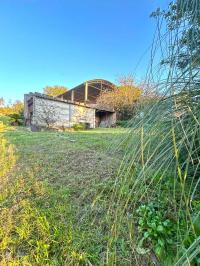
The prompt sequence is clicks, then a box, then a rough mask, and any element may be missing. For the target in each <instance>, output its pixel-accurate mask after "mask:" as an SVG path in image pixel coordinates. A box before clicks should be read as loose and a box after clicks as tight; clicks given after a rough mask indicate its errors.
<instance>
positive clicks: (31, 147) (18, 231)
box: [0, 0, 200, 266]
mask: <svg viewBox="0 0 200 266" xmlns="http://www.w3.org/2000/svg"><path fill="white" fill-rule="evenodd" d="M199 10H200V8H199V2H198V1H195V0H194V1H193V0H192V1H191V0H178V1H176V2H175V3H174V4H170V6H169V9H168V10H166V11H162V12H161V11H160V10H159V9H158V10H157V11H156V12H154V13H153V16H154V17H155V18H156V19H157V28H158V32H157V35H155V36H156V37H155V42H154V43H153V47H152V60H153V58H154V60H156V59H157V58H159V62H157V61H151V64H150V69H149V72H148V80H149V84H150V86H151V84H156V87H157V89H158V90H160V92H162V94H163V95H165V96H164V97H162V98H159V97H155V98H154V99H153V101H147V102H145V104H143V103H142V104H141V105H137V109H136V110H134V112H135V116H134V118H132V119H131V120H129V121H128V122H127V125H128V127H127V129H124V128H115V129H96V130H90V131H84V130H81V129H83V128H81V127H80V125H76V127H77V129H79V130H80V131H78V132H76V131H75V132H63V133H60V132H37V133H32V132H29V131H28V130H26V129H23V128H19V129H17V130H7V131H6V125H5V124H3V123H1V124H0V129H1V131H2V132H4V133H3V134H2V135H3V136H1V141H0V162H1V165H3V167H2V169H1V172H0V173H1V179H2V182H1V187H0V189H1V197H0V202H1V205H0V206H1V212H0V225H1V230H0V239H1V244H0V245H1V248H0V250H1V251H0V252H1V253H0V255H1V257H0V259H1V263H2V264H3V265H9V264H10V265H90V266H91V265H138V266H141V265H164V266H171V265H177V266H187V265H191V266H198V265H200V249H199V247H200V227H199V225H200V189H199V186H200V178H199V173H200V168H199V167H200V102H199V95H200V87H199V84H200V80H199V63H198V53H197V51H199V37H198V36H199V35H198V34H197V33H199V17H200V16H199ZM191 37H193V38H191ZM159 49H161V52H160V53H159V56H158V54H156V52H158V51H159ZM154 52H155V54H153V53H154ZM160 56H161V57H162V58H161V60H160ZM153 66H154V67H155V66H156V67H155V69H152V67H153ZM158 67H159V68H158ZM155 70H156V71H155ZM155 72H156V73H157V76H156V75H155ZM158 73H159V74H158ZM160 81H162V82H160ZM131 90H132V87H131ZM125 91H126V90H125ZM113 93H115V92H113ZM117 93H118V91H117ZM138 93H139V92H138ZM108 94H109V92H108ZM132 96H133V95H132ZM132 96H131V97H132ZM138 96H139V94H138ZM131 99H132V100H133V99H135V100H136V98H135V96H134V97H132V98H131ZM135 100H134V101H135ZM132 103H133V102H132ZM131 106H132V107H133V105H131ZM138 107H139V108H138ZM121 110H122V109H119V111H121ZM129 111H130V109H129ZM129 111H128V112H129ZM131 111H132V109H131ZM122 113H123V112H122ZM123 114H124V113H123ZM122 124H123V123H122ZM81 126H82V125H81Z"/></svg>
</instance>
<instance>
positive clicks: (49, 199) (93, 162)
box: [0, 128, 125, 265]
mask: <svg viewBox="0 0 200 266" xmlns="http://www.w3.org/2000/svg"><path fill="white" fill-rule="evenodd" d="M124 132H125V131H124V130H123V129H96V130H90V131H85V132H84V131H83V132H66V133H61V132H38V133H32V132H30V131H28V130H27V129H25V128H21V129H17V130H10V131H7V132H5V133H4V138H5V139H6V140H7V143H6V144H5V145H6V146H7V151H10V152H5V156H4V157H3V160H4V164H5V162H6V161H12V162H13V165H8V166H7V168H8V171H7V172H8V173H7V175H5V173H4V182H3V183H2V184H3V185H2V187H1V192H2V194H1V210H2V212H1V215H0V223H1V231H0V237H1V239H2V242H1V247H0V249H1V254H0V256H1V263H2V264H1V265H91V264H92V265H97V263H98V264H99V262H100V261H102V263H103V261H104V260H105V256H106V254H105V249H106V247H105V246H104V242H105V241H107V239H106V237H107V236H106V233H105V232H106V230H107V228H106V223H107V221H106V215H105V216H104V213H106V208H107V207H106V201H105V204H104V196H102V191H105V189H106V190H109V183H110V182H111V183H112V182H113V180H114V178H113V177H114V176H115V174H116V171H117V169H118V166H119V162H120V158H121V157H122V155H123V154H122V151H120V150H119V151H118V152H115V153H112V152H111V151H112V149H113V145H114V143H115V140H116V142H118V141H119V140H120V137H121V136H123V134H124ZM10 144H12V145H10ZM114 154H115V155H114ZM99 195H100V196H99ZM105 195H107V192H105ZM98 197H102V201H101V204H100V205H95V204H94V203H95V201H96V200H97V198H98ZM104 207H105V208H104ZM98 216H99V217H100V218H101V220H99V224H100V223H101V224H102V223H105V228H103V227H102V226H101V227H100V226H99V224H98V223H96V222H95V224H94V223H93V220H95V221H98ZM103 217H105V220H103V219H104V218H103ZM102 230H103V231H104V232H102Z"/></svg>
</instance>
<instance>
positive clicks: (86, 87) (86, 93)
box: [85, 82, 88, 102]
mask: <svg viewBox="0 0 200 266" xmlns="http://www.w3.org/2000/svg"><path fill="white" fill-rule="evenodd" d="M87 100H88V83H87V82H85V102H87Z"/></svg>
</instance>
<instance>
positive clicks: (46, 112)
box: [36, 99, 57, 128]
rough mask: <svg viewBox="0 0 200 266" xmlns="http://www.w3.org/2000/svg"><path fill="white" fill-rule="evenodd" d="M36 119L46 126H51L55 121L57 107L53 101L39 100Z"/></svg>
mask: <svg viewBox="0 0 200 266" xmlns="http://www.w3.org/2000/svg"><path fill="white" fill-rule="evenodd" d="M36 120H37V121H38V122H39V124H44V125H45V126H46V127H47V128H52V127H53V126H54V125H55V123H56V121H57V108H56V106H55V105H54V104H53V103H51V102H50V103H48V102H47V101H45V100H42V99H41V100H40V108H39V109H38V110H37V116H36Z"/></svg>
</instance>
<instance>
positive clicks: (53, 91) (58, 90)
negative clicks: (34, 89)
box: [43, 85, 68, 97]
mask: <svg viewBox="0 0 200 266" xmlns="http://www.w3.org/2000/svg"><path fill="white" fill-rule="evenodd" d="M67 90H68V89H67V88H66V87H64V86H58V85H55V86H46V87H45V88H44V89H43V93H44V94H46V95H49V96H54V97H56V96H58V95H61V94H63V93H65V92H66V91H67Z"/></svg>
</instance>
